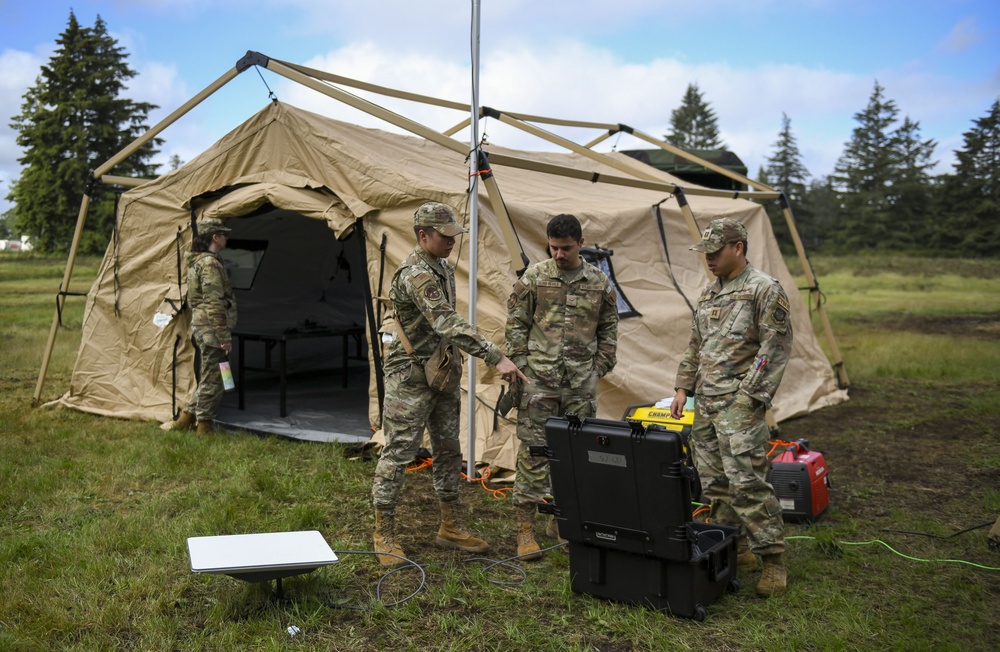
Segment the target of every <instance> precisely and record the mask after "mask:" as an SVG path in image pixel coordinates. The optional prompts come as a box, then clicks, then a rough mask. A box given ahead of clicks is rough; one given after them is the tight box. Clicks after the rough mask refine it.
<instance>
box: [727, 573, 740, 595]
mask: <svg viewBox="0 0 1000 652" xmlns="http://www.w3.org/2000/svg"><path fill="white" fill-rule="evenodd" d="M726 590H727V591H729V592H730V593H739V592H740V581H739V580H738V579H736V578H735V577H734V578H733V579H731V580H729V584H728V585H726Z"/></svg>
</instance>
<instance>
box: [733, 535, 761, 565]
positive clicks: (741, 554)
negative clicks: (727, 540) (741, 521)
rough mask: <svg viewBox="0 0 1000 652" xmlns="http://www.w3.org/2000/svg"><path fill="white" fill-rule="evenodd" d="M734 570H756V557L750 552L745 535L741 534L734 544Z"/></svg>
mask: <svg viewBox="0 0 1000 652" xmlns="http://www.w3.org/2000/svg"><path fill="white" fill-rule="evenodd" d="M736 550H737V555H736V570H738V571H755V570H757V555H755V554H753V553H752V552H750V540H749V539H748V538H747V535H745V534H741V535H740V538H739V539H737V542H736Z"/></svg>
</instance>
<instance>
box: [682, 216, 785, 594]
mask: <svg viewBox="0 0 1000 652" xmlns="http://www.w3.org/2000/svg"><path fill="white" fill-rule="evenodd" d="M691 249H692V250H693V251H698V252H701V253H703V254H705V258H706V260H707V262H708V267H709V269H710V270H711V272H712V273H713V274H714V275H715V276H716V277H717V279H716V281H715V282H714V283H712V284H711V285H709V286H708V287H707V288H705V290H704V291H703V292H702V294H701V297H700V298H699V299H698V308H697V310H696V311H695V316H694V323H693V324H692V326H691V340H690V343H689V344H688V348H687V351H686V352H685V354H684V357H683V358H682V360H681V363H680V367H679V368H678V370H677V379H676V381H675V389H676V395H675V396H674V398H673V402H672V403H671V405H670V414H671V416H672V417H673V418H675V419H679V418H681V416H682V413H683V409H684V403H685V401H686V400H687V397H688V396H691V395H694V399H695V401H694V405H695V417H694V425H693V427H692V430H691V448H692V451H693V453H694V460H695V465H696V466H697V468H698V473H699V475H700V476H701V483H702V491H703V495H704V496H705V497H706V498H708V499H710V500H711V502H712V511H711V519H712V520H713V521H714V522H715V523H720V524H722V525H730V526H735V527H740V526H742V531H741V534H740V537H739V556H738V560H737V567H738V568H739V569H740V570H756V569H757V558H756V556H755V555H759V556H760V557H761V559H762V560H763V562H764V570H763V573H762V574H761V578H760V581H759V582H758V583H757V587H756V591H757V594H758V595H763V596H771V595H781V594H782V593H784V591H785V583H786V572H785V562H784V559H783V553H784V550H785V535H784V523H783V522H782V518H781V505H780V504H779V503H778V499H777V497H776V496H775V494H774V488H773V487H772V486H771V485H770V484H768V483H767V480H766V476H767V469H768V464H769V462H768V459H767V454H766V449H765V445H766V444H767V440H768V434H769V433H768V427H767V424H766V423H765V421H764V416H765V412H766V410H767V409H768V408H769V407H770V406H771V400H772V399H773V398H774V393H775V392H776V391H777V390H778V384H779V383H780V382H781V376H782V374H784V372H785V366H786V365H787V364H788V358H789V356H790V355H791V352H792V323H791V317H790V315H789V309H788V297H787V295H786V294H785V291H784V290H783V289H782V288H781V285H780V284H779V283H778V282H777V281H776V280H774V279H773V278H771V277H770V276H768V275H767V274H765V273H763V272H761V271H760V270H758V269H756V268H754V267H753V266H752V265H750V264H749V263H748V262H747V259H746V253H747V232H746V229H745V228H744V227H743V225H742V224H740V223H739V222H737V221H736V220H734V219H731V218H722V219H717V220H713V221H712V222H711V224H710V225H709V227H708V228H707V229H706V230H705V232H704V233H703V234H702V238H701V242H699V243H698V244H696V245H694V246H692V247H691Z"/></svg>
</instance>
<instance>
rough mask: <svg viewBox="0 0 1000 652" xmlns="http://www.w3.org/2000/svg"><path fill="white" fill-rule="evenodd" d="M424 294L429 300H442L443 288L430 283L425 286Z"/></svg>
mask: <svg viewBox="0 0 1000 652" xmlns="http://www.w3.org/2000/svg"><path fill="white" fill-rule="evenodd" d="M424 296H425V297H426V298H427V300H428V301H440V300H441V290H440V289H439V288H438V286H437V285H436V284H433V283H432V284H430V285H426V286H424Z"/></svg>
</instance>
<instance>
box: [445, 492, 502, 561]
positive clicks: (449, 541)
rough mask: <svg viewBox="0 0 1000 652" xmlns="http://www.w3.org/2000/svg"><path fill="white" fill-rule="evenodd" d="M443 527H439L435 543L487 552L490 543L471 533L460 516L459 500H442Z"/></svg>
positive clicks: (465, 549) (469, 550) (446, 546)
mask: <svg viewBox="0 0 1000 652" xmlns="http://www.w3.org/2000/svg"><path fill="white" fill-rule="evenodd" d="M440 505H441V527H439V528H438V533H437V538H435V539H434V543H436V544H437V545H438V546H440V547H442V548H457V549H459V550H461V551H463V552H486V551H487V550H489V549H490V544H488V543H486V542H485V541H483V540H482V539H480V538H478V537H475V536H473V535H472V534H470V533H469V532H468V531H467V530H466V529H465V527H463V525H462V521H461V519H460V518H459V514H458V512H459V510H460V509H461V507H460V505H459V503H458V501H457V500H456V501H452V502H448V503H445V502H442V503H440Z"/></svg>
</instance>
